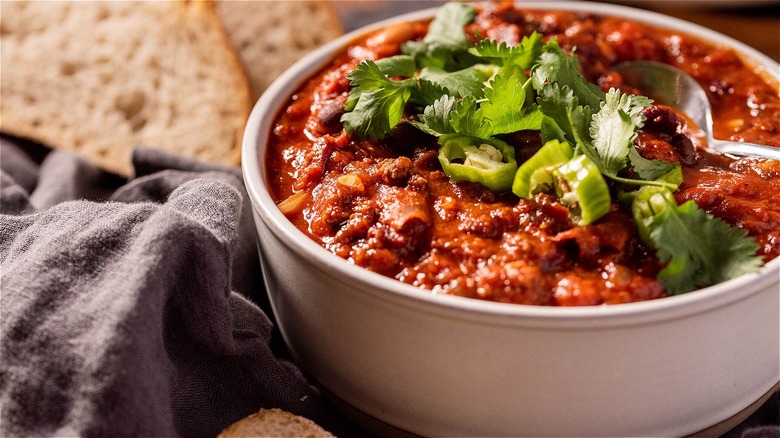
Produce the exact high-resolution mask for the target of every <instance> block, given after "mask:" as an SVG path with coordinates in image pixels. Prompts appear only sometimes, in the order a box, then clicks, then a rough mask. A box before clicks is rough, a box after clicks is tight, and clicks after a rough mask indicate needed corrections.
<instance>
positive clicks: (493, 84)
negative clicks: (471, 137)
mask: <svg viewBox="0 0 780 438" xmlns="http://www.w3.org/2000/svg"><path fill="white" fill-rule="evenodd" d="M485 97H486V98H487V102H484V103H483V104H482V105H481V108H482V115H483V116H485V117H486V118H487V119H488V120H490V125H491V127H492V131H493V135H497V134H508V133H510V132H515V131H519V129H518V124H519V122H520V120H521V119H522V115H523V113H524V109H523V107H524V106H525V89H524V88H523V82H521V81H520V78H519V77H517V76H515V75H503V74H498V75H496V76H495V77H494V78H493V80H492V81H490V83H489V84H488V86H487V87H486V88H485Z"/></svg>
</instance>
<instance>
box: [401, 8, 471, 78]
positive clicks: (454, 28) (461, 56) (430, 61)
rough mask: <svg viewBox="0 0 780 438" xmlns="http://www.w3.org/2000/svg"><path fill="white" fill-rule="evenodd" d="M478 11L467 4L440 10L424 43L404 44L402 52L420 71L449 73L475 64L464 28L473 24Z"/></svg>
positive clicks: (410, 42) (429, 27)
mask: <svg viewBox="0 0 780 438" xmlns="http://www.w3.org/2000/svg"><path fill="white" fill-rule="evenodd" d="M475 16H476V10H475V9H474V7H472V6H469V5H467V4H464V3H457V2H450V3H446V4H445V5H444V6H442V7H441V8H439V10H438V11H437V13H436V16H435V17H434V19H433V21H432V22H431V24H430V25H429V26H428V33H427V34H426V35H425V38H423V40H422V41H409V42H406V43H404V45H403V46H402V47H401V51H402V52H403V53H404V54H406V55H410V56H412V57H414V59H415V62H416V63H417V67H418V68H423V67H433V68H440V69H444V70H447V71H452V70H460V69H462V68H465V67H468V66H470V65H473V64H476V63H477V62H478V58H476V57H475V56H473V55H471V54H469V53H468V47H469V45H470V43H469V41H468V38H467V37H466V32H465V31H464V26H466V25H467V24H469V23H470V22H472V21H473V20H474V17H475Z"/></svg>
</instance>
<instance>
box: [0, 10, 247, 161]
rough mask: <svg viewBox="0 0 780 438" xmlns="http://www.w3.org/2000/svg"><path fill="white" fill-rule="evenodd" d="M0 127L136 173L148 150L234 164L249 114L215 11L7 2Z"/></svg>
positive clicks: (243, 81)
mask: <svg viewBox="0 0 780 438" xmlns="http://www.w3.org/2000/svg"><path fill="white" fill-rule="evenodd" d="M0 8H1V9H0V19H1V20H2V22H1V23H0V44H1V46H0V61H1V63H0V72H1V73H2V74H0V91H1V93H0V99H1V100H0V131H2V132H3V133H6V134H11V135H16V136H19V137H23V138H28V139H32V140H35V141H38V142H41V143H43V144H46V145H48V146H51V147H55V148H64V149H70V150H73V151H75V152H77V153H79V154H81V155H83V156H84V157H86V158H87V159H89V160H90V161H92V162H94V163H96V164H98V165H100V166H101V167H103V168H104V169H106V170H109V171H113V172H115V173H118V174H121V175H128V174H129V173H130V168H131V167H130V150H131V148H132V147H134V146H151V147H157V148H160V149H164V150H167V151H171V152H174V153H178V154H182V155H187V156H192V157H197V158H200V159H202V160H205V161H211V162H215V163H223V164H238V162H239V160H240V140H241V136H242V131H243V128H244V125H245V123H246V119H247V117H248V114H249V110H250V107H251V100H250V88H249V83H248V80H247V78H246V76H245V74H244V72H243V68H242V66H241V62H240V59H239V57H238V56H237V54H236V53H235V51H234V50H233V47H232V44H231V42H230V40H229V39H228V37H227V36H226V34H225V32H224V30H223V28H222V25H221V22H220V20H219V16H218V14H217V12H216V8H215V5H214V4H212V3H209V2H200V1H170V0H169V1H149V2H147V1H144V2H126V1H110V2H109V1H88V2H78V1H54V2H48V1H45V2H44V1H41V2H39V1H31V2H27V1H3V2H0Z"/></svg>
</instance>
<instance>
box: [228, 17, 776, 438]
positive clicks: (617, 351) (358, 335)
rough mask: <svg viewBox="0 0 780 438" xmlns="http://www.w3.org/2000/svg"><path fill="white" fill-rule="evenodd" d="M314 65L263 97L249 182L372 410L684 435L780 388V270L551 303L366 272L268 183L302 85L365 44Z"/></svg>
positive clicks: (484, 424)
mask: <svg viewBox="0 0 780 438" xmlns="http://www.w3.org/2000/svg"><path fill="white" fill-rule="evenodd" d="M522 6H523V7H524V8H537V9H567V10H584V11H588V12H594V13H600V14H610V15H621V16H625V17H627V18H630V19H633V20H638V21H642V22H647V23H650V24H653V25H658V26H662V27H667V28H671V29H678V30H681V31H685V32H687V33H690V34H695V35H699V36H701V37H703V38H705V39H707V40H710V41H715V42H718V43H722V44H726V45H728V46H732V47H733V48H735V49H736V50H737V51H738V52H740V53H742V54H744V55H745V56H747V57H749V58H751V59H752V61H751V62H753V63H757V64H760V65H763V66H765V67H766V69H767V71H769V72H770V74H772V75H774V76H778V75H780V73H778V70H779V68H778V64H777V63H776V62H774V61H772V60H771V59H769V58H768V57H766V56H764V55H761V54H760V53H758V52H757V51H755V50H753V49H751V48H749V47H747V46H745V45H743V44H741V43H738V42H736V41H734V40H732V39H730V38H728V37H726V36H723V35H721V34H719V33H716V32H713V31H711V30H708V29H705V28H702V27H699V26H696V25H693V24H690V23H688V22H684V21H681V20H677V19H674V18H670V17H667V16H662V15H658V14H655V13H650V12H646V11H640V10H636V9H632V8H626V7H618V6H614V5H604V4H598V3H592V2H587V3H579V2H564V3H554V2H537V3H528V2H524V3H522ZM432 14H433V12H432V11H430V10H427V11H421V12H419V13H415V14H408V15H405V16H402V17H399V18H397V19H394V20H390V21H385V22H382V23H378V24H377V25H375V26H370V27H369V28H364V29H361V30H358V31H356V32H353V33H351V34H349V35H346V36H344V37H343V38H340V39H338V40H336V41H334V42H332V43H330V44H327V45H326V46H324V47H322V48H321V49H319V50H317V51H316V52H314V53H312V54H311V55H310V56H307V57H306V58H304V59H302V60H301V61H300V62H298V63H297V64H295V65H294V66H293V67H291V68H290V69H289V70H288V71H287V72H286V73H284V74H283V75H282V76H281V77H280V78H279V79H278V80H277V81H276V82H274V84H273V85H272V86H271V87H270V88H269V89H268V90H267V91H266V93H265V94H264V95H263V96H262V98H261V99H260V100H259V101H258V102H257V104H256V106H255V108H254V111H253V112H252V115H251V117H250V119H249V123H248V126H247V128H246V133H245V138H244V145H243V156H242V159H243V172H244V178H245V182H246V186H247V189H248V191H249V195H250V197H251V200H252V205H253V210H254V215H255V221H256V224H257V231H258V235H259V247H260V250H261V261H262V266H263V274H264V276H265V281H266V287H267V289H268V292H269V295H270V299H271V303H272V306H273V310H274V312H275V315H276V318H277V320H278V323H279V326H280V328H281V331H282V334H283V336H284V339H285V341H286V342H287V343H288V345H289V347H290V349H291V351H292V354H293V355H294V357H295V358H296V359H297V361H298V363H299V364H300V365H301V366H302V367H303V368H304V369H305V370H306V371H307V372H309V373H310V374H311V375H312V376H314V377H315V378H316V379H317V380H318V381H319V382H320V383H321V384H322V385H324V386H325V387H326V388H327V389H328V390H329V391H331V392H332V393H333V394H335V395H336V396H338V397H339V398H341V399H342V400H343V401H345V402H346V403H348V404H349V405H351V406H353V407H355V408H357V409H358V410H360V411H362V412H364V413H366V414H368V415H369V416H372V417H375V418H376V419H379V420H381V421H383V422H386V423H388V424H390V425H392V426H395V427H397V428H399V429H402V430H405V431H409V432H413V433H416V434H420V435H435V436H442V435H448V436H452V435H468V436H476V435H481V436H507V435H513V436H517V435H525V436H527V435H553V436H635V435H643V436H678V435H686V434H690V433H694V432H697V431H700V430H702V429H705V428H707V427H710V426H712V425H714V424H717V423H719V422H721V421H724V420H725V419H727V418H729V417H731V416H733V415H735V414H736V413H738V412H740V411H742V410H743V409H745V408H746V407H748V406H749V405H751V403H753V402H755V401H756V400H757V399H759V398H760V397H761V396H762V395H763V394H765V393H767V391H769V390H770V389H771V388H772V387H773V386H774V385H775V384H776V383H777V382H778V379H780V363H779V361H778V358H779V357H780V351H779V350H780V341H779V340H778V338H779V337H780V259H777V260H774V261H773V262H771V263H769V264H768V265H767V266H765V267H764V268H763V269H762V270H761V272H760V273H758V274H754V275H747V276H744V277H741V278H738V279H735V280H732V281H729V282H726V283H722V284H719V285H716V286H713V287H709V288H706V289H703V290H700V291H696V292H692V293H689V294H685V295H679V296H673V297H669V298H662V299H658V300H654V301H647V302H640V303H633V304H621V305H614V306H598V307H586V308H550V307H534V306H524V305H511V304H502V303H493V302H485V301H480V300H476V299H468V298H460V297H455V296H445V295H434V294H431V293H428V292H426V291H423V290H420V289H417V288H415V287H412V286H409V285H406V284H402V283H400V282H398V281H395V280H393V279H390V278H386V277H383V276H380V275H378V274H375V273H372V272H369V271H368V270H365V269H362V268H360V267H357V266H354V265H351V264H349V263H347V262H346V261H344V260H342V259H340V258H339V257H337V256H335V255H333V254H331V253H330V252H328V251H327V250H325V249H323V248H322V247H320V246H319V245H318V244H316V243H315V242H313V241H312V240H310V239H309V238H308V237H307V236H305V235H304V234H303V233H302V232H300V231H299V230H297V229H296V228H295V227H294V226H293V225H292V224H291V223H290V222H289V221H288V220H287V219H286V218H285V217H284V215H282V213H281V212H280V211H279V210H278V209H277V207H276V205H275V204H274V202H273V200H272V199H271V196H270V195H269V192H268V190H267V188H266V174H265V171H264V166H263V164H262V163H264V159H265V151H266V141H267V139H268V135H269V132H270V130H271V129H272V122H273V119H274V117H275V115H276V114H277V111H278V110H279V109H280V108H281V107H282V106H283V105H284V104H285V103H286V102H287V99H288V97H289V96H290V95H291V94H292V93H293V92H294V91H295V90H296V89H297V88H298V86H299V85H300V84H301V83H302V82H303V81H304V80H305V79H307V78H308V77H309V76H310V75H312V74H313V73H315V72H316V71H317V70H318V69H320V68H321V66H323V65H325V64H326V63H327V61H329V60H330V59H331V57H332V55H333V54H334V53H336V52H338V51H340V50H341V49H342V48H344V47H345V46H346V45H348V44H349V43H350V42H351V41H353V40H354V39H355V38H356V36H358V35H361V34H364V33H365V32H368V31H371V30H376V29H377V28H379V27H382V26H383V25H386V24H388V23H389V22H393V21H397V20H413V19H420V18H425V17H431V16H432Z"/></svg>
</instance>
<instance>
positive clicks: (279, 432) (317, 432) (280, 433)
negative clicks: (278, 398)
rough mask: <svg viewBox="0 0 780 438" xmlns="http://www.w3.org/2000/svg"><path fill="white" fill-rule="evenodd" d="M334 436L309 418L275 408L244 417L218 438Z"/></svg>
mask: <svg viewBox="0 0 780 438" xmlns="http://www.w3.org/2000/svg"><path fill="white" fill-rule="evenodd" d="M265 436H267V437H271V436H272V437H333V435H332V434H331V433H330V432H328V431H326V430H325V429H323V428H322V427H320V426H319V425H317V424H316V423H314V422H313V421H311V420H309V419H308V418H304V417H301V416H298V415H295V414H292V413H290V412H287V411H284V410H281V409H277V408H273V409H260V411H258V412H256V413H254V414H251V415H249V416H248V417H246V418H243V419H241V420H239V421H237V422H235V423H233V424H232V425H230V426H228V427H227V428H226V429H225V430H223V431H222V432H221V433H220V434H219V435H218V437H217V438H234V437H265Z"/></svg>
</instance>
